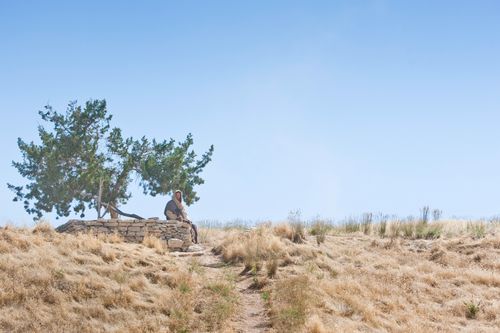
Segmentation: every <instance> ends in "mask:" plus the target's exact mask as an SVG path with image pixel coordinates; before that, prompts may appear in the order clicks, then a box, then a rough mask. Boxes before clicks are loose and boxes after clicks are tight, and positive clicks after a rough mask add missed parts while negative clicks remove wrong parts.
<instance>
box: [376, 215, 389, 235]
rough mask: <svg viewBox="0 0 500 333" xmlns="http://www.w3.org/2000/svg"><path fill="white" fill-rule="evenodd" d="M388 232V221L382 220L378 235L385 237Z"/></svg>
mask: <svg viewBox="0 0 500 333" xmlns="http://www.w3.org/2000/svg"><path fill="white" fill-rule="evenodd" d="M386 231H387V219H385V218H384V219H381V220H380V222H379V225H378V235H379V236H380V237H384V236H385V233H386Z"/></svg>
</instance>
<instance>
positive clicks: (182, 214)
mask: <svg viewBox="0 0 500 333" xmlns="http://www.w3.org/2000/svg"><path fill="white" fill-rule="evenodd" d="M164 214H165V216H166V217H167V220H177V221H181V222H186V223H189V224H191V228H192V231H193V232H192V234H193V235H192V238H193V242H194V243H195V244H198V228H197V227H196V225H194V224H193V222H191V221H190V220H189V218H188V215H187V212H186V210H185V209H184V205H183V204H182V192H181V191H180V190H177V191H175V192H174V195H173V196H172V200H170V201H169V202H167V205H166V206H165V210H164Z"/></svg>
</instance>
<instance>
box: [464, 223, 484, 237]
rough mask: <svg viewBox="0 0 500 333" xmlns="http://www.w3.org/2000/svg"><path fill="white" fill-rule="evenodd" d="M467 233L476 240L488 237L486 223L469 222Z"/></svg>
mask: <svg viewBox="0 0 500 333" xmlns="http://www.w3.org/2000/svg"><path fill="white" fill-rule="evenodd" d="M467 232H468V233H469V234H470V235H471V236H472V237H473V238H474V239H480V238H484V236H486V225H485V223H484V222H468V223H467Z"/></svg>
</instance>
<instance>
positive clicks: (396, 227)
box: [389, 220, 401, 238]
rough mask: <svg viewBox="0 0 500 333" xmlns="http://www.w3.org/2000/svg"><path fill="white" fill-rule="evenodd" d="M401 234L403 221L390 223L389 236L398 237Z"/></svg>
mask: <svg viewBox="0 0 500 333" xmlns="http://www.w3.org/2000/svg"><path fill="white" fill-rule="evenodd" d="M400 234H401V222H400V221H399V220H395V221H392V222H391V224H390V225H389V237H390V238H396V237H399V235H400Z"/></svg>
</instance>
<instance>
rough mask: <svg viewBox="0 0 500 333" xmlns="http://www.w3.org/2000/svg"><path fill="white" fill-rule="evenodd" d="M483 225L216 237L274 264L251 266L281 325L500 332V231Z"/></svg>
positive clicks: (236, 251)
mask: <svg viewBox="0 0 500 333" xmlns="http://www.w3.org/2000/svg"><path fill="white" fill-rule="evenodd" d="M473 225H479V226H480V227H478V228H480V231H479V232H478V231H477V230H476V229H474V228H473V227H472V226H473ZM482 225H483V222H477V223H473V222H459V221H457V222H456V223H454V222H453V221H441V222H430V223H427V224H425V225H424V224H419V223H418V221H417V222H415V223H411V222H410V223H409V222H407V221H388V222H387V223H386V225H385V232H384V234H383V235H380V234H379V232H380V226H379V225H378V224H376V223H374V224H370V227H369V228H368V227H366V228H363V227H362V224H360V226H359V227H358V229H357V231H356V232H355V233H354V234H353V233H351V232H347V233H342V232H339V230H338V229H337V230H333V229H332V230H330V229H329V230H328V232H327V233H326V234H325V240H324V242H321V244H320V245H318V242H317V240H316V232H313V233H315V235H311V236H309V237H306V239H305V241H304V243H302V244H295V243H293V242H291V241H290V235H291V228H290V227H288V226H286V225H278V226H277V227H274V228H273V227H271V226H269V225H268V226H261V227H259V228H257V229H253V230H248V231H238V232H235V231H233V232H232V233H231V234H229V235H228V234H226V235H225V236H222V235H218V236H217V237H215V239H217V241H216V243H219V246H218V247H217V253H219V254H221V257H222V258H223V259H224V260H226V261H227V262H229V263H232V264H238V263H241V264H243V265H245V264H246V263H247V262H250V261H251V262H254V263H255V262H257V263H259V264H257V265H255V264H254V265H253V267H261V266H262V267H265V268H266V269H265V270H263V271H260V270H258V269H254V270H250V271H249V273H251V274H253V275H254V280H255V282H254V284H258V283H261V282H263V281H265V283H264V284H263V285H261V286H259V288H258V289H261V293H262V298H263V299H264V300H265V304H266V307H267V308H268V310H269V314H270V316H271V321H272V325H273V330H274V331H276V332H293V331H298V332H348V331H349V332H372V331H373V332H435V331H442V332H457V331H467V332H497V331H498V330H499V329H500V315H499V313H500V298H498V293H499V290H500V233H499V231H500V230H499V229H498V226H496V227H495V225H493V226H492V225H484V233H483V231H482V230H483V229H482V228H483V227H482ZM355 228H356V226H355V223H354V222H352V221H351V224H350V226H349V227H348V228H346V227H345V226H344V227H343V232H346V231H350V230H354V229H355ZM367 230H369V232H368V235H365V232H367ZM381 236H382V237H381ZM272 260H274V261H275V262H277V263H278V264H276V265H274V264H273V262H272ZM244 272H245V270H244ZM268 277H272V279H269V278H268Z"/></svg>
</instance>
